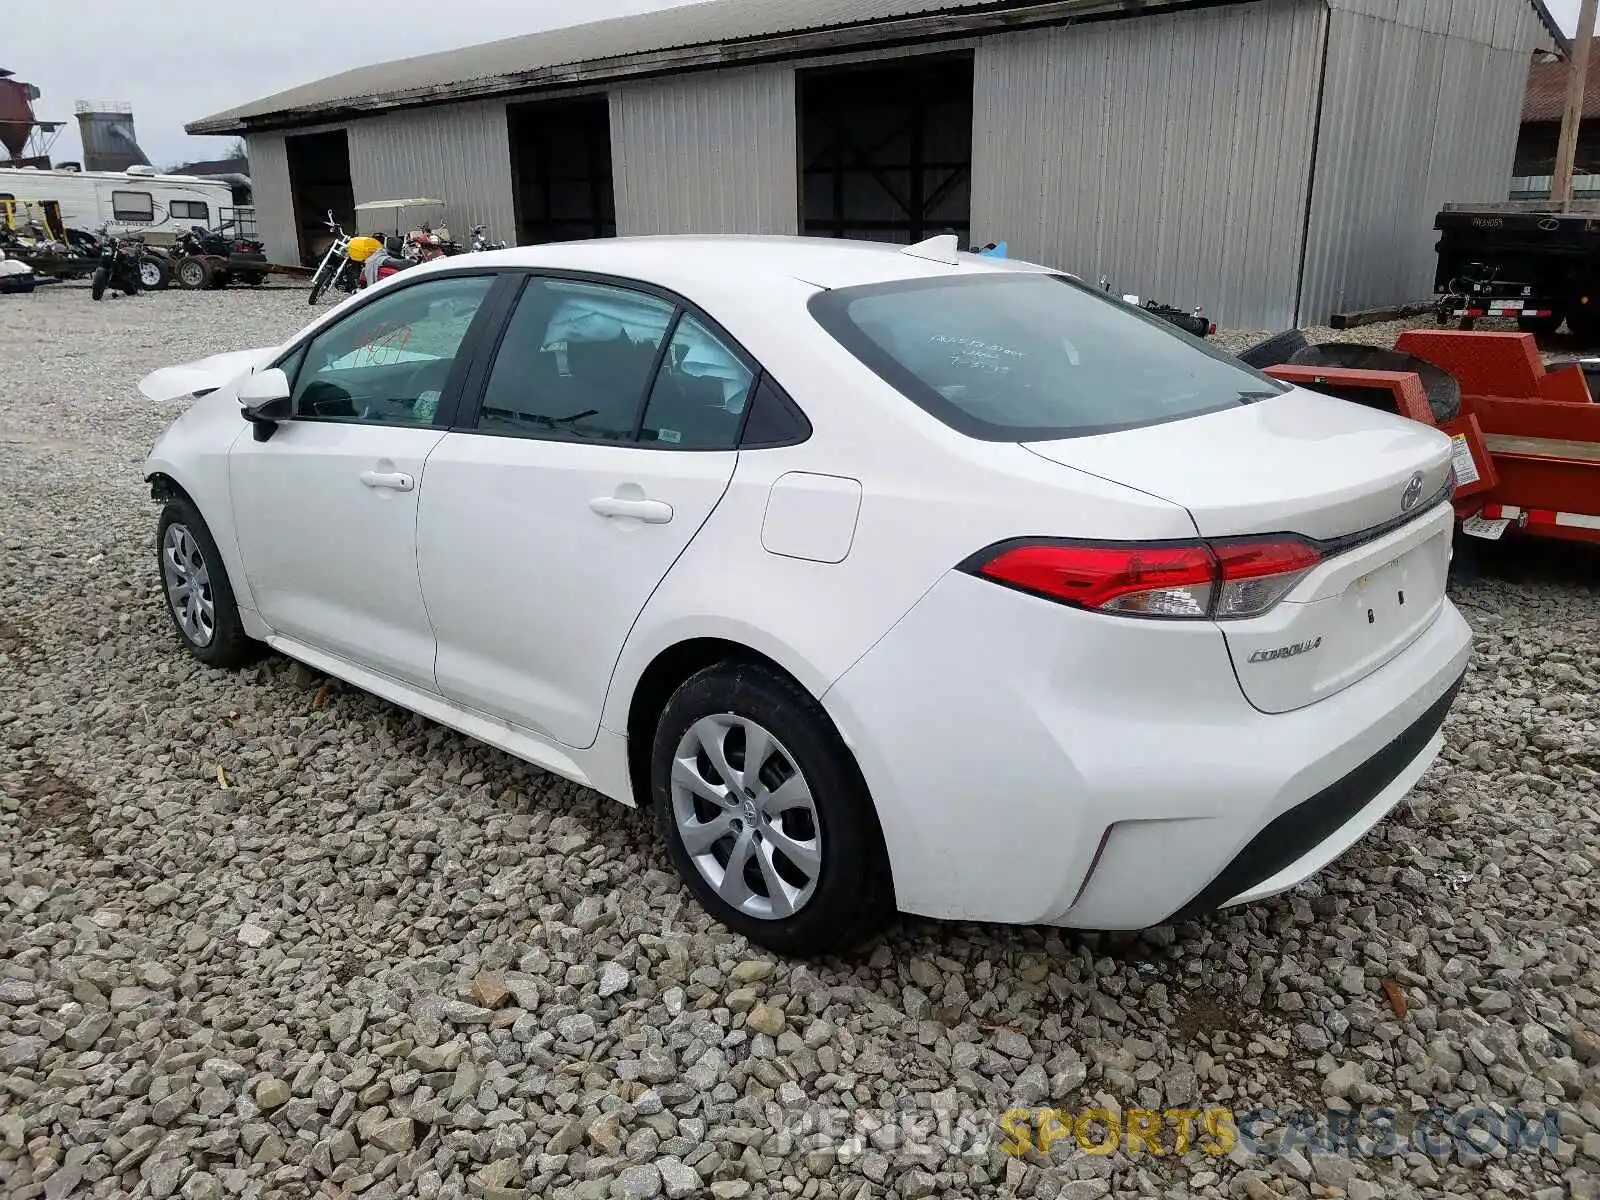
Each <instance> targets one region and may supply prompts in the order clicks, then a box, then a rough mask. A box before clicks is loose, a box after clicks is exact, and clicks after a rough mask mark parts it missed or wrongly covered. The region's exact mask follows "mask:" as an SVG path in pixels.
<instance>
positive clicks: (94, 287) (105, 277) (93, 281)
mask: <svg viewBox="0 0 1600 1200" xmlns="http://www.w3.org/2000/svg"><path fill="white" fill-rule="evenodd" d="M110 280H111V276H110V274H109V273H108V272H107V271H106V269H105V268H104V267H96V268H95V272H94V274H93V275H91V276H89V295H90V296H91V297H93V298H94V299H96V300H104V299H105V296H106V284H107V283H109V282H110Z"/></svg>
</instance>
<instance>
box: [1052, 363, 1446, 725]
mask: <svg viewBox="0 0 1600 1200" xmlns="http://www.w3.org/2000/svg"><path fill="white" fill-rule="evenodd" d="M1027 446H1028V449H1030V450H1032V451H1033V452H1034V453H1035V454H1038V455H1040V456H1042V457H1044V458H1047V459H1050V460H1051V461H1053V462H1058V463H1061V464H1062V465H1064V466H1068V467H1073V468H1075V469H1077V470H1080V471H1087V472H1089V473H1091V474H1094V475H1098V476H1101V477H1103V478H1106V479H1110V480H1114V481H1115V482H1117V483H1121V484H1126V485H1128V486H1130V487H1134V488H1138V489H1139V490H1140V491H1143V492H1147V493H1149V494H1151V495H1154V496H1159V497H1161V498H1162V499H1164V500H1169V501H1171V502H1172V503H1174V504H1179V505H1182V506H1183V507H1184V508H1185V509H1187V510H1188V512H1189V514H1190V516H1191V518H1192V519H1193V521H1194V524H1195V528H1196V529H1197V530H1198V532H1199V533H1200V534H1201V535H1202V536H1204V537H1207V538H1224V537H1234V536H1239V535H1247V534H1275V533H1294V534H1299V535H1301V536H1302V537H1305V538H1310V539H1313V540H1315V541H1317V542H1320V543H1324V552H1325V555H1326V557H1325V558H1324V560H1323V561H1322V562H1321V563H1319V564H1318V565H1317V566H1315V567H1313V568H1312V569H1311V571H1310V572H1309V573H1308V574H1307V575H1306V576H1305V578H1303V579H1302V580H1301V581H1300V582H1299V583H1298V584H1296V586H1295V587H1294V589H1293V590H1292V591H1291V592H1290V593H1289V594H1288V596H1287V597H1286V598H1285V599H1284V600H1282V601H1281V602H1280V603H1279V604H1278V605H1276V606H1275V607H1274V608H1272V609H1271V610H1269V611H1268V612H1267V613H1265V614H1263V615H1262V616H1260V617H1254V618H1250V619H1246V620H1230V621H1219V622H1218V623H1217V624H1218V628H1220V629H1221V630H1222V631H1223V634H1224V636H1225V637H1226V639H1227V643H1228V650H1229V653H1230V654H1231V656H1232V658H1233V665H1234V671H1235V674H1236V675H1237V676H1238V681H1239V686H1240V688H1241V689H1242V690H1243V692H1244V694H1245V696H1246V698H1247V699H1249V701H1250V702H1251V703H1252V704H1253V705H1255V707H1257V708H1259V709H1261V710H1262V711H1264V712H1287V711H1290V710H1292V709H1296V708H1302V707H1304V706H1305V705H1308V704H1312V703H1314V702H1316V701H1317V700H1320V699H1323V698H1324V697H1326V696H1330V695H1332V694H1334V693H1335V692H1338V691H1340V690H1342V689H1343V688H1345V687H1348V686H1349V685H1350V684H1352V683H1355V682H1356V681H1357V680H1359V679H1361V678H1363V677H1365V676H1366V675H1369V674H1371V673H1372V672H1373V671H1375V670H1377V669H1378V668H1379V667H1381V666H1382V665H1383V664H1384V663H1386V662H1388V661H1389V660H1390V659H1392V658H1394V656H1395V655H1397V654H1399V653H1400V652H1401V651H1403V650H1404V649H1405V648H1406V646H1408V645H1410V644H1411V643H1412V642H1413V641H1414V640H1416V638H1417V637H1418V636H1419V635H1420V634H1421V633H1422V631H1423V630H1425V629H1426V628H1427V627H1428V625H1429V624H1431V623H1432V621H1433V619H1434V618H1435V617H1437V616H1438V614H1439V612H1440V610H1441V609H1442V607H1443V605H1444V591H1445V578H1446V574H1447V572H1448V568H1449V563H1450V536H1451V532H1452V528H1453V514H1452V512H1451V509H1450V506H1449V505H1447V504H1445V505H1440V504H1437V503H1435V502H1436V501H1437V500H1439V499H1440V498H1442V496H1443V494H1444V489H1445V488H1446V487H1447V485H1448V482H1449V478H1450V439H1449V438H1448V437H1446V436H1445V435H1444V434H1442V433H1440V432H1439V431H1438V430H1437V429H1434V428H1431V427H1429V426H1426V425H1422V424H1419V423H1417V422H1415V421H1408V420H1405V419H1404V418H1401V417H1398V416H1394V415H1393V414H1389V413H1383V412H1377V411H1375V410H1373V409H1369V408H1365V407H1363V406H1361V405H1358V404H1353V403H1351V402H1349V401H1346V400H1338V399H1335V398H1333V397H1331V396H1323V395H1319V394H1317V393H1315V392H1309V391H1305V390H1303V389H1295V390H1294V391H1291V392H1287V393H1285V394H1283V395H1281V396H1275V397H1272V398H1270V399H1266V400H1262V401H1260V402H1258V403H1254V404H1248V405H1241V406H1240V407H1239V408H1237V409H1227V410H1225V411H1223V412H1218V413H1210V414H1207V415H1204V416H1199V417H1192V418H1189V419H1186V420H1179V421H1170V422H1167V423H1164V424H1160V425H1151V426H1145V427H1143V428H1140V429H1131V430H1125V431H1122V432H1119V433H1108V434H1101V435H1097V436H1094V437H1084V438H1068V439H1062V440H1059V441H1051V442H1032V443H1028V444H1027Z"/></svg>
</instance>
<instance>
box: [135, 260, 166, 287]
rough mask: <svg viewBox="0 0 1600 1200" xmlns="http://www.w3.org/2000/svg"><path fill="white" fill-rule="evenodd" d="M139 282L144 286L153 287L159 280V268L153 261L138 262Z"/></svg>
mask: <svg viewBox="0 0 1600 1200" xmlns="http://www.w3.org/2000/svg"><path fill="white" fill-rule="evenodd" d="M139 282H140V283H142V284H144V285H145V287H155V286H156V284H158V283H160V282H161V268H160V267H158V266H156V265H155V263H153V262H147V263H142V264H140V267H139Z"/></svg>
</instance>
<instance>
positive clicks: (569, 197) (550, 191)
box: [506, 96, 617, 246]
mask: <svg viewBox="0 0 1600 1200" xmlns="http://www.w3.org/2000/svg"><path fill="white" fill-rule="evenodd" d="M506 121H507V125H508V132H509V135H510V139H511V182H512V194H513V203H514V204H515V206H516V215H517V241H518V243H519V244H521V245H524V246H528V245H533V244H536V243H539V242H567V241H573V240H576V239H579V238H601V237H616V235H617V205H616V196H615V194H614V192H613V190H612V179H611V109H610V105H609V103H608V102H607V100H606V97H604V96H592V97H584V98H582V99H579V100H531V101H527V102H525V103H522V104H511V105H508V106H507V107H506Z"/></svg>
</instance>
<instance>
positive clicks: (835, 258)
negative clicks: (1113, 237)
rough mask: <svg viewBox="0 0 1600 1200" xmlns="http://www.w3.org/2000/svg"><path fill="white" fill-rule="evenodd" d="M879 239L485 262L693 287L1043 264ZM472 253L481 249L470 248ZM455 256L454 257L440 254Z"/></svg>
mask: <svg viewBox="0 0 1600 1200" xmlns="http://www.w3.org/2000/svg"><path fill="white" fill-rule="evenodd" d="M909 249H910V247H907V246H899V245H891V244H888V243H884V242H859V241H847V240H844V239H840V238H822V237H764V236H744V237H741V236H723V237H702V236H698V235H687V234H677V235H663V236H656V237H624V238H604V239H599V240H595V241H583V242H548V243H545V244H543V245H538V246H517V247H513V248H512V249H509V250H497V251H490V252H488V253H487V254H485V255H483V256H482V257H483V259H484V261H485V262H486V263H488V262H497V263H499V264H503V265H508V266H522V267H547V268H552V269H557V270H571V271H593V272H595V273H597V274H605V275H620V276H624V277H627V278H631V279H638V280H642V281H644V282H646V283H653V284H656V285H657V286H659V287H665V288H671V289H673V290H675V291H685V292H692V291H694V290H695V288H696V286H697V285H703V284H715V285H716V287H717V289H718V290H719V291H726V290H727V289H728V286H729V283H730V280H737V281H739V283H740V285H741V286H742V287H743V288H746V289H748V290H749V291H751V292H752V293H759V292H760V291H761V289H762V285H763V282H764V281H772V280H776V279H783V280H800V281H801V282H803V283H808V284H811V285H812V286H814V287H817V288H821V289H824V290H829V291H831V290H833V289H834V288H841V287H853V286H856V285H861V284H874V283H891V282H894V281H897V280H909V279H927V278H936V277H941V276H950V275H972V274H979V273H998V272H1019V271H1023V272H1030V271H1031V272H1039V271H1046V270H1048V268H1046V267H1041V266H1038V265H1037V264H1034V263H1025V262H1021V261H1018V260H1015V259H999V258H988V257H984V256H981V255H976V254H967V253H960V254H958V255H957V256H956V259H957V261H956V263H955V264H954V265H952V264H950V263H949V262H938V261H933V260H931V259H928V258H921V257H918V256H916V255H913V254H909V253H907V251H908V250H909ZM473 257H474V258H477V257H479V256H477V255H474V256H473ZM446 261H453V262H455V263H458V264H459V263H460V262H461V260H460V259H454V260H446Z"/></svg>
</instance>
